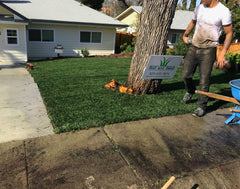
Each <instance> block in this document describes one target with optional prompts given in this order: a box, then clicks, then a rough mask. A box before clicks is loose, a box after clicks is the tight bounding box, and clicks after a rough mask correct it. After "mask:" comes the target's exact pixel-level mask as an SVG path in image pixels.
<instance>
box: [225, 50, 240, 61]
mask: <svg viewBox="0 0 240 189" xmlns="http://www.w3.org/2000/svg"><path fill="white" fill-rule="evenodd" d="M225 57H226V59H227V60H228V62H229V63H230V64H239V63H240V54H239V53H235V54H233V53H232V52H230V53H227V54H226V56H225Z"/></svg>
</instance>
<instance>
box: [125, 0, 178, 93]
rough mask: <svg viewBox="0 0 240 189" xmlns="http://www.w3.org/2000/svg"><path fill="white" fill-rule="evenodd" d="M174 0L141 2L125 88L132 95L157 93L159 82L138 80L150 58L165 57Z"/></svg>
mask: <svg viewBox="0 0 240 189" xmlns="http://www.w3.org/2000/svg"><path fill="white" fill-rule="evenodd" d="M177 2H178V0H164V1H156V0H144V1H143V9H142V15H141V19H140V26H139V31H138V34H137V41H136V45H135V50H134V55H133V58H132V62H131V67H130V71H129V75H128V79H127V82H126V85H127V86H129V87H131V88H132V89H133V90H134V94H153V93H157V92H159V91H160V84H161V80H155V79H141V76H142V74H143V71H144V68H145V67H146V65H147V62H148V59H149V57H150V55H161V54H165V53H166V48H167V36H168V30H169V28H170V25H171V23H172V19H173V17H174V14H175V9H176V6H177Z"/></svg>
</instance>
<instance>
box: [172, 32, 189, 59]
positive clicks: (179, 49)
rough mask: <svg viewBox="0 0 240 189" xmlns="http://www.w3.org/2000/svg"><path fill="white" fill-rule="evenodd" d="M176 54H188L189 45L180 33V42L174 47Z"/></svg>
mask: <svg viewBox="0 0 240 189" xmlns="http://www.w3.org/2000/svg"><path fill="white" fill-rule="evenodd" d="M173 50H174V51H175V54H174V55H179V56H185V55H186V54H187V50H188V45H186V44H185V43H184V41H183V39H182V36H181V35H180V37H179V40H178V43H177V44H176V45H175V46H174V47H173Z"/></svg>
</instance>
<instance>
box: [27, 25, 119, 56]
mask: <svg viewBox="0 0 240 189" xmlns="http://www.w3.org/2000/svg"><path fill="white" fill-rule="evenodd" d="M34 28H37V29H44V28H47V29H53V30H54V37H55V38H54V42H30V41H29V40H28V37H27V44H28V45H27V46H28V57H29V58H30V59H31V58H47V57H56V56H57V54H56V53H55V51H54V47H55V46H56V45H58V44H60V45H61V46H62V47H63V48H64V51H63V53H62V54H61V56H81V49H83V48H87V49H88V51H89V53H90V55H109V54H112V53H114V45H115V29H113V28H101V27H98V28H96V27H95V28H93V27H83V26H64V25H41V24H30V25H29V26H28V29H34ZM28 29H27V36H28ZM80 31H100V32H102V43H101V44H83V43H80Z"/></svg>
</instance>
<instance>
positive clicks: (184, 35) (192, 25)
mask: <svg viewBox="0 0 240 189" xmlns="http://www.w3.org/2000/svg"><path fill="white" fill-rule="evenodd" d="M195 25H196V20H191V22H190V23H189V24H188V27H187V29H186V30H185V32H184V34H183V41H184V43H186V44H188V42H187V40H188V39H189V37H188V35H189V34H190V33H191V32H192V31H193V28H194V27H195Z"/></svg>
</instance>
